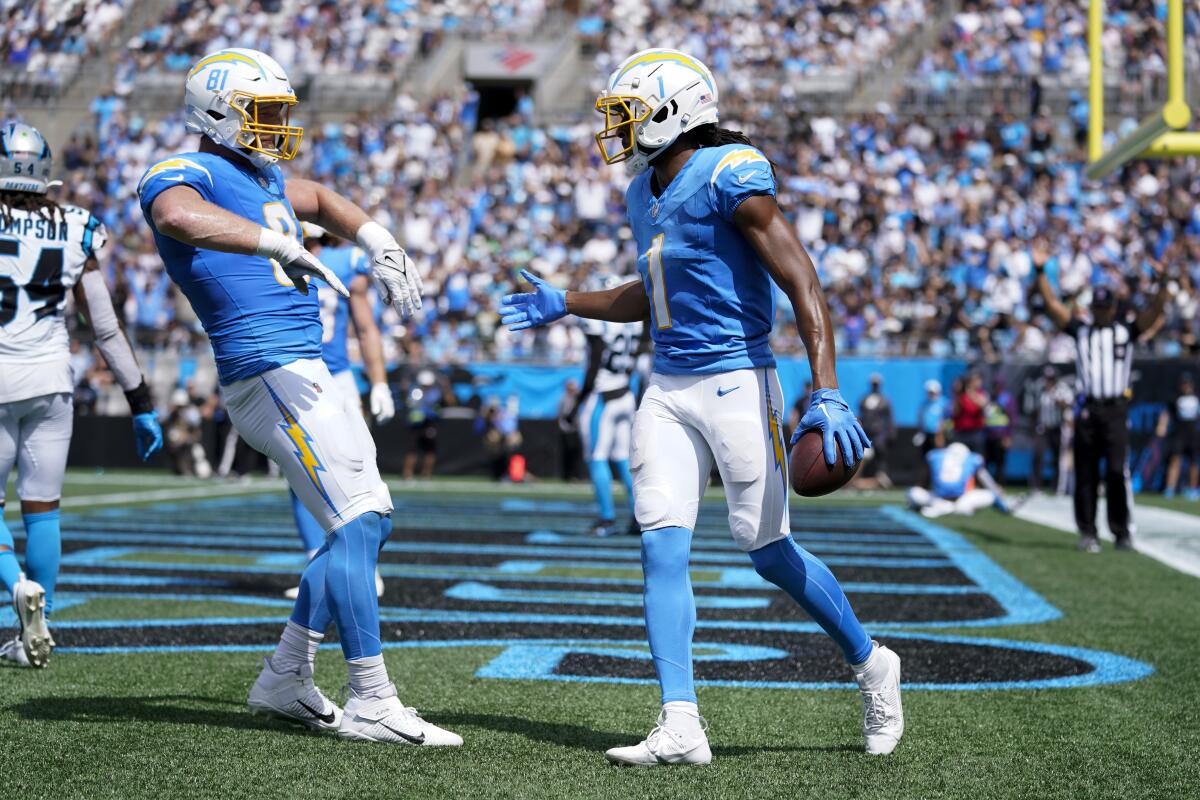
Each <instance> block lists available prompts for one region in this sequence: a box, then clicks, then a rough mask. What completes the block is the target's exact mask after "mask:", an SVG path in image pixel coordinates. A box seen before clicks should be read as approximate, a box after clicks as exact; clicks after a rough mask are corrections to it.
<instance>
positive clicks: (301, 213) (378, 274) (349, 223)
mask: <svg viewBox="0 0 1200 800" xmlns="http://www.w3.org/2000/svg"><path fill="white" fill-rule="evenodd" d="M286 191H287V198H288V202H289V203H291V204H292V210H293V211H295V212H296V216H297V217H299V218H300V219H301V220H302V221H304V222H312V223H314V224H316V225H320V226H321V227H322V228H324V229H325V230H327V231H329V232H330V233H332V234H334V235H335V236H340V237H341V238H343V239H346V240H348V241H352V242H358V246H359V247H361V248H362V249H363V250H365V251H366V252H367V255H368V256H370V258H371V277H372V278H373V279H374V280H375V285H376V287H377V288H378V289H379V294H380V296H381V297H383V301H384V302H385V303H387V304H388V305H390V306H393V307H394V308H395V309H396V310H397V311H399V312H400V315H401V316H403V317H410V316H412V315H413V314H415V313H416V312H417V311H418V310H419V309H420V308H421V293H422V291H423V290H424V286H423V285H422V282H421V271H420V270H419V269H417V265H416V264H414V263H413V261H412V259H411V258H409V257H408V253H406V252H405V251H404V248H403V247H401V246H400V245H399V243H397V242H396V238H395V237H394V236H392V234H390V233H388V231H387V229H386V228H384V227H383V226H382V225H380V224H379V223H378V222H375V221H374V220H372V219H371V218H370V217H369V216H368V215H367V212H365V211H363V210H362V209H361V208H359V207H358V206H356V205H355V204H354V203H352V202H350V201H349V200H347V199H346V198H345V197H342V196H341V195H340V194H338V193H337V192H335V191H333V190H332V189H329V188H327V187H325V186H322V185H321V184H319V183H316V182H315V181H309V180H291V181H288V182H287V189H286Z"/></svg>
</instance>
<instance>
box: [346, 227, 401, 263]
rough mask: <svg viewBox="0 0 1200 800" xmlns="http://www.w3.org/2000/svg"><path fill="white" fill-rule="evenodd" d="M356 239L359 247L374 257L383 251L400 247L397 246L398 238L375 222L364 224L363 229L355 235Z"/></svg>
mask: <svg viewBox="0 0 1200 800" xmlns="http://www.w3.org/2000/svg"><path fill="white" fill-rule="evenodd" d="M354 238H355V239H356V240H357V241H358V246H359V247H361V248H362V249H363V250H366V251H367V252H368V253H370V254H371V255H372V256H374V254H375V253H378V252H380V251H381V250H387V249H389V248H393V247H399V246H400V245H398V244H396V237H394V236H392V235H391V234H390V233H388V230H387V228H385V227H383V226H382V225H380V224H379V223H378V222H375V221H374V220H370V221H368V222H364V223H363V225H362V227H361V228H359V229H358V233H356V234H354Z"/></svg>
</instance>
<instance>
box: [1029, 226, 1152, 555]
mask: <svg viewBox="0 0 1200 800" xmlns="http://www.w3.org/2000/svg"><path fill="white" fill-rule="evenodd" d="M1031 255H1032V260H1033V269H1034V273H1035V274H1036V275H1037V287H1038V291H1039V292H1040V293H1041V295H1042V300H1043V301H1044V303H1045V306H1046V314H1047V315H1049V317H1050V319H1051V320H1052V321H1053V322H1054V324H1055V325H1057V326H1058V328H1059V330H1062V331H1063V332H1065V333H1066V334H1067V335H1069V336H1070V337H1072V338H1073V339H1074V340H1075V351H1076V353H1075V369H1076V373H1077V381H1078V384H1079V405H1078V409H1079V412H1078V414H1077V415H1076V421H1075V443H1074V449H1075V525H1076V527H1078V528H1079V535H1080V537H1081V538H1080V540H1079V549H1080V550H1083V551H1084V552H1087V553H1098V552H1100V542H1099V540H1098V539H1097V538H1096V501H1097V499H1098V498H1099V494H1100V477H1101V475H1100V461H1101V460H1102V459H1103V461H1104V463H1105V468H1104V484H1105V490H1106V491H1105V494H1106V497H1107V500H1108V527H1109V530H1111V531H1112V532H1113V535H1114V536H1115V537H1116V539H1117V549H1118V550H1132V549H1133V533H1134V524H1133V520H1132V519H1131V518H1130V512H1131V511H1132V506H1133V492H1132V489H1131V487H1130V484H1129V396H1130V394H1131V392H1130V389H1129V375H1130V371H1131V369H1132V367H1133V348H1134V344H1135V343H1136V342H1137V339H1138V337H1139V336H1141V335H1143V334H1145V333H1146V332H1148V331H1150V330H1151V329H1153V328H1154V327H1155V325H1157V324H1158V321H1159V319H1160V317H1161V316H1162V313H1163V309H1164V308H1165V307H1166V304H1167V300H1168V299H1170V296H1171V291H1170V289H1169V288H1168V287H1169V284H1168V282H1167V281H1166V280H1165V279H1164V277H1163V275H1162V271H1161V269H1160V268H1159V267H1158V266H1157V265H1156V266H1155V270H1156V272H1157V273H1158V281H1159V283H1160V287H1159V290H1158V292H1157V293H1156V294H1155V295H1154V298H1153V299H1152V300H1151V302H1150V304H1149V305H1148V306H1147V307H1146V308H1145V309H1143V310H1142V311H1141V312H1140V313H1139V314H1138V315H1137V317H1136V318H1134V320H1133V321H1132V322H1128V321H1126V320H1125V319H1124V318H1119V317H1118V314H1117V298H1116V295H1115V294H1114V293H1113V290H1112V289H1111V288H1109V287H1107V286H1097V287H1095V288H1094V289H1093V290H1092V305H1091V321H1090V322H1084V321H1081V320H1078V319H1075V318H1074V317H1072V316H1071V312H1070V311H1069V310H1068V309H1067V307H1066V306H1065V305H1063V303H1062V302H1061V301H1060V300H1059V299H1058V297H1056V296H1055V294H1054V290H1053V288H1051V286H1050V281H1049V279H1048V278H1047V277H1046V273H1045V266H1046V262H1047V261H1048V260H1049V254H1048V251H1047V250H1046V248H1045V245H1044V244H1043V243H1040V242H1039V243H1035V244H1034V247H1033V250H1032V253H1031Z"/></svg>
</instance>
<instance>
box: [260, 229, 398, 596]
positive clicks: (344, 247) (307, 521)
mask: <svg viewBox="0 0 1200 800" xmlns="http://www.w3.org/2000/svg"><path fill="white" fill-rule="evenodd" d="M300 228H301V230H302V232H303V237H304V247H305V249H307V250H308V251H309V252H310V253H312V254H313V255H314V256H316V257H317V258H319V259H320V261H321V263H322V264H324V265H325V266H326V267H327V268H328V269H329V270H330V271H331V272H333V274H334V275H336V276H337V277H338V280H340V281H341V282H342V284H343V285H344V286H345V287H346V289H347V291H349V292H350V296H349V297H342V296H341V295H340V294H339V293H338V292H337V290H335V289H333V288H332V287H329V286H319V287H317V301H318V303H320V307H321V360H322V361H324V362H325V366H326V367H328V368H329V374H330V375H332V376H333V380H334V383H335V384H337V388H338V389H339V390H340V391H341V392H342V399H343V400H344V402H345V404H346V413H348V414H362V412H363V407H362V397H361V396H360V395H359V393H358V381H357V379H356V378H355V377H354V372H353V370H351V369H350V352H349V347H348V346H347V345H348V341H347V337H348V336H349V331H350V323H351V322H353V323H354V334H355V337H356V338H357V339H358V347H359V351H360V352H361V354H362V360H363V366H364V367H365V368H366V372H367V379H368V380H369V381H370V383H371V394H370V401H371V416H372V417H374V418H375V422H376V423H377V424H379V425H382V424H384V423H386V422H387V421H388V420H390V419H391V418H392V417H394V416H396V403H395V400H394V399H393V398H392V390H391V387H390V386H388V383H387V366H386V364H385V362H384V358H383V342H382V337H381V336H380V334H379V326H378V325H376V324H375V311H374V309H373V307H372V304H371V295H370V290H369V288H368V286H367V276H368V275H369V274H370V271H371V270H370V264H369V262H368V261H367V254H366V253H364V252H363V250H362V248H360V247H356V246H354V245H352V244H349V243H348V242H339V241H338V240H337V239H336V238H334V237H333V236H330V235H329V234H328V233H327V232H326V231H325V229H324V228H322V227H320V226H319V225H312V224H310V223H307V222H306V223H302V224H301V226H300ZM290 494H291V499H292V516H293V517H294V518H295V520H296V529H297V530H298V531H299V533H300V541H301V542H303V543H304V551H305V554H306V555H307V556H308V558H310V559H311V558H312V557H313V556H315V555H316V554H317V551H318V550H320V549H321V545H323V544H325V528H324V526H323V525H321V523H320V522H319V521H318V520H317V518H316V517H314V516H313V515H312V514H311V513H309V511H308V509H306V508H305V507H304V503H302V502H301V501H300V497H299V495H297V494H296V493H295V492H291V493H290ZM375 594H376V596H377V597H382V596H383V578H382V577H381V576H380V574H379V569H378V567H377V568H376V569H375ZM284 595H285V596H286V597H288V598H289V599H291V600H295V599H296V598H297V597H299V595H300V587H299V586H296V587H293V588H291V589H288V590H287V591H286V592H284Z"/></svg>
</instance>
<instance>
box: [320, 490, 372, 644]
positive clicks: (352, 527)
mask: <svg viewBox="0 0 1200 800" xmlns="http://www.w3.org/2000/svg"><path fill="white" fill-rule="evenodd" d="M379 522H380V517H379V514H377V513H375V512H374V511H369V512H367V513H366V514H363V515H362V516H361V517H357V518H356V519H354V520H351V521H350V522H348V523H346V524H345V525H343V526H342V527H340V528H338V529H337V530H335V531H333V533H331V534H330V535H329V557H328V561H327V562H326V564H325V601H326V602H327V603H329V608H330V610H331V611H332V612H333V619H334V621H335V622H336V623H337V630H338V637H339V638H340V639H341V641H342V654H343V655H345V657H346V659H347V660H352V659H358V658H369V657H371V656H377V655H380V654H381V653H382V652H383V648H382V646H381V642H380V639H379V598H378V597H376V596H375V565H376V563H377V562H378V558H379V548H380V546H381V544H382V541H381V540H382V536H383V533H382V531H381V530H380V524H379Z"/></svg>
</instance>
